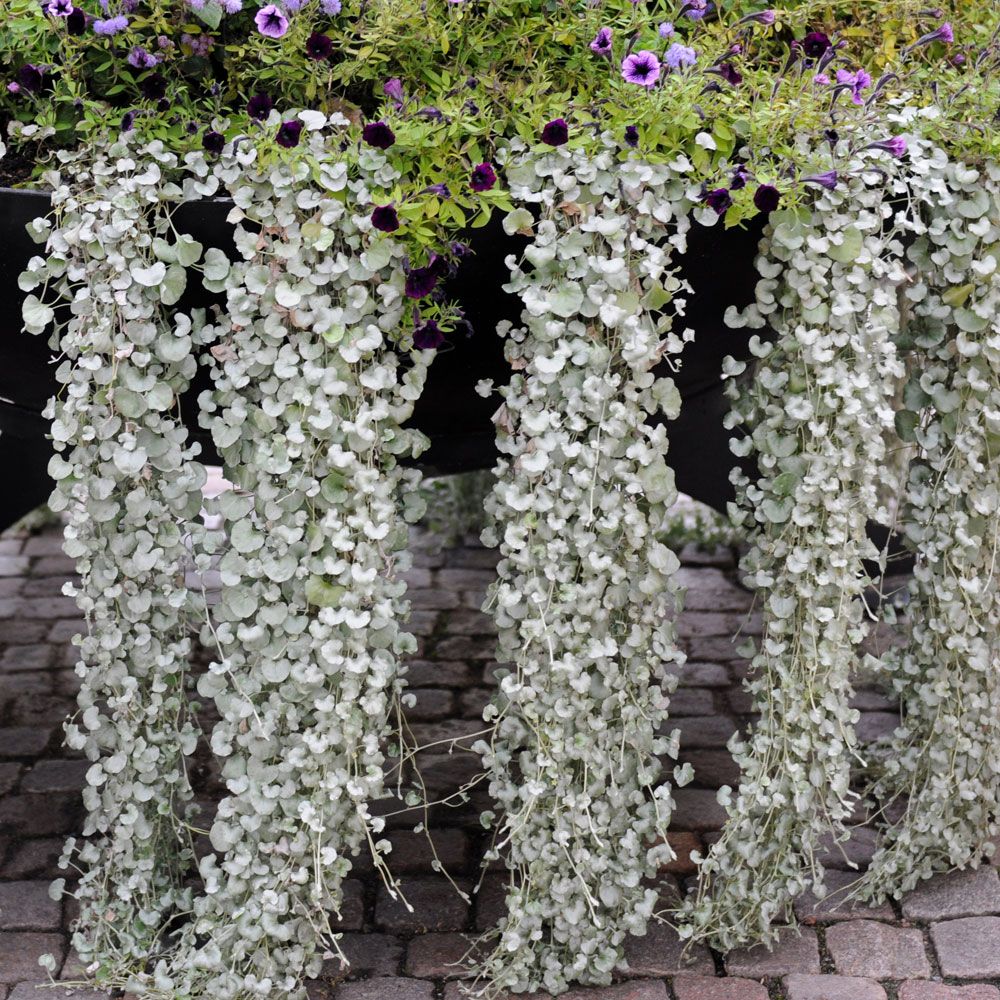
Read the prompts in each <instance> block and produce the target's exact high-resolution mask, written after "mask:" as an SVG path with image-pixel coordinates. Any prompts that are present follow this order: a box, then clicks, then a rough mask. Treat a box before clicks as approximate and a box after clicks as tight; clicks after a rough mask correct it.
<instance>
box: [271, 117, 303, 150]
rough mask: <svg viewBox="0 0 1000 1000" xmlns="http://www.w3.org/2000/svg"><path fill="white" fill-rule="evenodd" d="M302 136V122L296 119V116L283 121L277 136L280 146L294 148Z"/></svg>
mask: <svg viewBox="0 0 1000 1000" xmlns="http://www.w3.org/2000/svg"><path fill="white" fill-rule="evenodd" d="M301 138H302V122H300V121H296V120H295V119H294V118H293V119H291V120H289V121H287V122H282V123H281V124H280V125H279V126H278V134H277V135H276V136H275V140H276V141H277V143H278V145H279V146H284V147H285V149H294V148H295V147H296V146H297V145H298V144H299V140H300V139H301Z"/></svg>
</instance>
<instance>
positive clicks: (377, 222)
mask: <svg viewBox="0 0 1000 1000" xmlns="http://www.w3.org/2000/svg"><path fill="white" fill-rule="evenodd" d="M371 218H372V225H373V226H374V227H375V228H376V229H379V230H381V231H382V232H383V233H394V232H395V231H396V230H397V229H399V216H398V215H397V214H396V209H395V208H393V207H392V205H377V206H376V207H375V209H374V211H373V212H372V216H371Z"/></svg>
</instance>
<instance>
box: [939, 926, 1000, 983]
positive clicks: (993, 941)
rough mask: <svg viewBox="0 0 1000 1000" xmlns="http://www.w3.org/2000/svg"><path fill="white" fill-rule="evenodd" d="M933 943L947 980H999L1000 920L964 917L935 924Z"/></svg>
mask: <svg viewBox="0 0 1000 1000" xmlns="http://www.w3.org/2000/svg"><path fill="white" fill-rule="evenodd" d="M931 941H933V942H934V950H935V951H936V952H937V957H938V963H939V964H940V966H941V972H942V973H943V974H944V975H945V976H954V977H955V978H956V979H990V978H993V977H997V978H1000V917H965V918H963V919H961V920H948V921H945V922H944V923H940V924H934V925H932V927H931Z"/></svg>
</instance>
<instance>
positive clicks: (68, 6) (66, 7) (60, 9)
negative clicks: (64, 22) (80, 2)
mask: <svg viewBox="0 0 1000 1000" xmlns="http://www.w3.org/2000/svg"><path fill="white" fill-rule="evenodd" d="M45 12H46V13H47V14H51V15H52V16H53V17H69V16H70V14H72V13H73V2H72V0H52V2H51V3H50V4H49V5H48V7H46V8H45Z"/></svg>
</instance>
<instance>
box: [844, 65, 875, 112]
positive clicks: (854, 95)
mask: <svg viewBox="0 0 1000 1000" xmlns="http://www.w3.org/2000/svg"><path fill="white" fill-rule="evenodd" d="M871 82H872V78H871V77H870V76H869V75H868V74H867V73H866V72H865V71H864V70H863V69H859V70H857V71H856V72H854V73H852V72H851V71H850V70H847V69H838V70H837V83H839V84H840V85H841V86H844V87H850V88H851V100H852V101H853V102H854V103H855V104H863V103H864V99H863V98H862V96H861V91H862V90H864V89H865V87H869V86H871Z"/></svg>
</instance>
